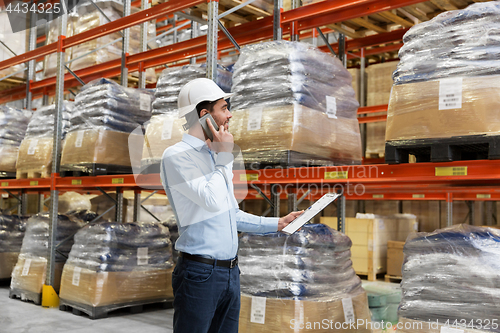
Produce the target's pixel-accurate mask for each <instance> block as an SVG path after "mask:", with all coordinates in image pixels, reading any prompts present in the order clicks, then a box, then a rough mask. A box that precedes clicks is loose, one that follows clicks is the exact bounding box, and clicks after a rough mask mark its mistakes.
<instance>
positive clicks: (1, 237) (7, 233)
mask: <svg viewBox="0 0 500 333" xmlns="http://www.w3.org/2000/svg"><path fill="white" fill-rule="evenodd" d="M27 219H28V217H27V216H17V215H0V279H8V278H10V276H11V273H12V270H13V269H14V266H15V265H16V262H17V257H18V255H19V252H20V251H21V245H22V242H23V238H24V233H25V231H26V220H27Z"/></svg>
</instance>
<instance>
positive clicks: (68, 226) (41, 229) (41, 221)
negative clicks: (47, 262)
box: [21, 214, 84, 262]
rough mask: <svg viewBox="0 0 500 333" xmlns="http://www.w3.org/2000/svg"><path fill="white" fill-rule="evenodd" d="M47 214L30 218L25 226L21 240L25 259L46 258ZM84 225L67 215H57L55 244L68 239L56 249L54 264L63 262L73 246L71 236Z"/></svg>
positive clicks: (48, 220) (48, 219)
mask: <svg viewBox="0 0 500 333" xmlns="http://www.w3.org/2000/svg"><path fill="white" fill-rule="evenodd" d="M49 223H50V218H49V214H37V215H34V216H32V217H30V218H29V219H28V221H27V224H26V234H25V236H24V239H23V245H22V248H21V254H24V257H25V258H30V257H31V258H45V259H47V256H48V254H49V253H48V252H49V251H48V242H49ZM83 225H84V223H83V222H82V221H81V220H79V219H77V218H75V217H73V216H68V215H62V214H59V215H58V219H57V234H56V239H55V242H56V244H59V243H60V242H61V241H62V240H65V239H67V238H69V239H68V240H67V241H65V242H64V243H62V244H61V246H60V247H58V248H57V250H58V251H57V252H56V262H64V261H66V258H65V257H64V256H68V254H69V251H70V250H71V246H72V245H73V237H72V236H73V234H75V233H76V232H77V231H78V230H79V229H80V228H81V227H83Z"/></svg>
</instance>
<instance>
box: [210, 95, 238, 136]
mask: <svg viewBox="0 0 500 333" xmlns="http://www.w3.org/2000/svg"><path fill="white" fill-rule="evenodd" d="M210 114H211V115H212V117H213V118H214V120H215V122H216V123H217V125H218V126H219V127H220V126H224V128H225V129H226V131H227V130H228V129H229V119H231V118H232V117H233V115H232V114H231V112H230V111H229V109H228V108H227V102H226V101H225V100H223V99H220V100H218V101H217V103H215V105H214V109H213V111H212V112H211V113H210Z"/></svg>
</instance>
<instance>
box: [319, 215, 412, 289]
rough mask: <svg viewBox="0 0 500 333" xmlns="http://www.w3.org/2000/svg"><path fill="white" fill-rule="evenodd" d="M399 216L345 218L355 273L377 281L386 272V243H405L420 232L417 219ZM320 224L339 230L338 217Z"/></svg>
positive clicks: (330, 218) (326, 218) (326, 219)
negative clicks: (415, 233)
mask: <svg viewBox="0 0 500 333" xmlns="http://www.w3.org/2000/svg"><path fill="white" fill-rule="evenodd" d="M404 216H405V215H396V216H393V217H377V218H346V226H345V231H346V232H345V233H346V235H347V236H349V238H351V241H352V247H351V260H352V266H353V268H354V270H355V271H356V274H360V275H367V276H368V280H370V281H373V280H376V278H377V274H381V273H386V272H387V242H388V241H389V240H396V241H405V240H406V238H407V237H408V235H409V234H410V233H411V232H413V231H416V230H418V222H417V221H416V219H415V218H414V217H410V216H411V215H408V216H407V217H404ZM320 221H321V223H323V224H326V225H328V226H329V227H331V228H333V229H337V218H336V217H321V220H320Z"/></svg>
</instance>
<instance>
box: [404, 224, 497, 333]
mask: <svg viewBox="0 0 500 333" xmlns="http://www.w3.org/2000/svg"><path fill="white" fill-rule="evenodd" d="M404 253H405V263H404V265H403V280H402V282H401V288H402V291H403V298H402V301H401V304H400V308H399V315H400V316H401V317H405V318H409V319H415V320H421V321H428V320H430V321H436V320H439V321H440V322H441V323H445V322H446V321H447V320H449V321H450V322H453V321H455V320H458V321H460V320H463V319H465V320H467V322H469V321H471V320H473V322H474V323H475V324H476V325H480V321H481V320H483V322H484V320H486V319H487V320H489V321H492V320H497V321H500V312H499V311H498V308H499V307H500V261H499V260H498V258H499V255H500V231H499V230H496V229H490V228H482V227H474V226H468V225H456V226H453V227H449V228H446V229H441V230H436V231H435V232H433V233H419V234H415V235H413V236H410V238H409V239H408V240H407V242H406V245H405V248H404ZM476 328H478V329H481V327H479V326H478V327H476ZM492 330H493V331H495V332H500V329H498V328H497V329H492Z"/></svg>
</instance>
